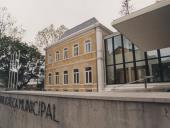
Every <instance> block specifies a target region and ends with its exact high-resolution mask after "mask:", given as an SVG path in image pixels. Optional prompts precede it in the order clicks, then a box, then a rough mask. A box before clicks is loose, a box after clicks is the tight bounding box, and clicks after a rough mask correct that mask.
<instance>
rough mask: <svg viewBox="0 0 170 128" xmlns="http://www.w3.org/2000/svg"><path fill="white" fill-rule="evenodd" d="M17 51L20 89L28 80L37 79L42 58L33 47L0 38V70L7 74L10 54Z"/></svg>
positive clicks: (5, 37) (7, 38)
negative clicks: (19, 66)
mask: <svg viewBox="0 0 170 128" xmlns="http://www.w3.org/2000/svg"><path fill="white" fill-rule="evenodd" d="M18 51H20V53H21V57H20V63H21V68H20V69H19V81H20V89H21V88H22V87H23V86H25V85H26V84H27V83H28V82H29V80H30V79H32V78H36V77H38V74H39V68H40V65H41V64H42V63H44V56H42V55H41V54H40V53H39V52H38V49H37V48H36V47H35V46H33V45H32V46H28V45H27V44H26V43H22V42H20V41H19V40H13V39H12V38H11V37H7V36H4V37H2V38H0V70H2V71H5V72H9V64H10V57H11V54H13V53H14V52H18Z"/></svg>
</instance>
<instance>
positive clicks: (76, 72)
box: [74, 69, 79, 84]
mask: <svg viewBox="0 0 170 128" xmlns="http://www.w3.org/2000/svg"><path fill="white" fill-rule="evenodd" d="M74 83H75V84H77V83H79V70H78V69H74Z"/></svg>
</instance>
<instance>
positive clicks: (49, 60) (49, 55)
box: [48, 54, 52, 64]
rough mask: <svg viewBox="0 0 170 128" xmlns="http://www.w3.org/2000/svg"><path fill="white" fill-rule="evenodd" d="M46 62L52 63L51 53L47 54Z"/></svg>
mask: <svg viewBox="0 0 170 128" xmlns="http://www.w3.org/2000/svg"><path fill="white" fill-rule="evenodd" d="M48 64H52V55H51V54H48Z"/></svg>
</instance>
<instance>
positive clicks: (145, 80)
mask: <svg viewBox="0 0 170 128" xmlns="http://www.w3.org/2000/svg"><path fill="white" fill-rule="evenodd" d="M152 78H154V76H144V78H143V79H138V80H135V81H132V82H130V83H127V84H134V83H137V82H141V81H143V82H144V86H145V88H147V87H148V85H147V84H148V79H152Z"/></svg>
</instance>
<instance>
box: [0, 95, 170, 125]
mask: <svg viewBox="0 0 170 128" xmlns="http://www.w3.org/2000/svg"><path fill="white" fill-rule="evenodd" d="M21 101H23V103H24V104H22V102H21ZM22 105H23V106H22ZM169 127H170V94H168V93H53V92H51V93H48V92H0V128H169Z"/></svg>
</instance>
